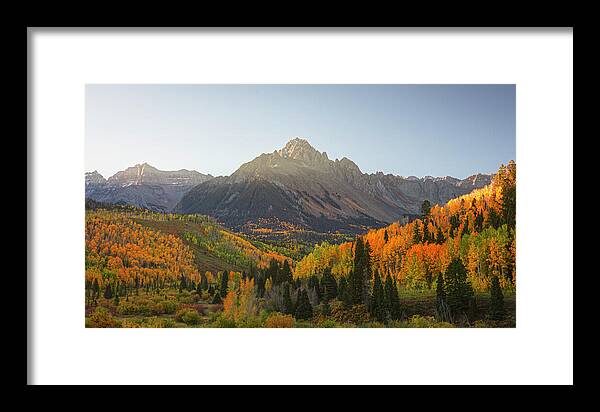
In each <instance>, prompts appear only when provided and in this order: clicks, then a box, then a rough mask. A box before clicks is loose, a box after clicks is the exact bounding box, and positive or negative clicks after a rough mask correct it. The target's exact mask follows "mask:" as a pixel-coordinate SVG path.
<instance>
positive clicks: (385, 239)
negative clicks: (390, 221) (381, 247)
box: [383, 229, 390, 243]
mask: <svg viewBox="0 0 600 412" xmlns="http://www.w3.org/2000/svg"><path fill="white" fill-rule="evenodd" d="M388 240H390V238H389V236H388V231H387V229H384V231H383V243H387V242H388Z"/></svg>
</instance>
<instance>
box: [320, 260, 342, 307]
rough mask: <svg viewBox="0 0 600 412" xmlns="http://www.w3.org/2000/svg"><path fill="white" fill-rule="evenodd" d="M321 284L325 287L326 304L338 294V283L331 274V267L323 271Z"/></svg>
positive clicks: (324, 297)
mask: <svg viewBox="0 0 600 412" xmlns="http://www.w3.org/2000/svg"><path fill="white" fill-rule="evenodd" d="M321 283H322V285H323V299H325V301H326V302H327V301H329V300H331V299H335V298H336V297H337V294H338V290H337V289H338V288H337V282H336V280H335V278H334V277H333V275H332V274H331V269H330V268H329V267H327V268H325V270H324V271H323V278H322V280H321Z"/></svg>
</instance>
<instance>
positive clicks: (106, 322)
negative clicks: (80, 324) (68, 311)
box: [85, 307, 119, 328]
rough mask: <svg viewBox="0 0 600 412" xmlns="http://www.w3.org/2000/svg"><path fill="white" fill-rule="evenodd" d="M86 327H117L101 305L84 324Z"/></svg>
mask: <svg viewBox="0 0 600 412" xmlns="http://www.w3.org/2000/svg"><path fill="white" fill-rule="evenodd" d="M85 326H86V327H88V328H118V327H119V322H117V321H116V320H115V319H114V318H113V316H112V315H111V314H110V312H109V311H108V310H106V309H105V308H102V307H98V308H96V310H95V311H94V313H92V314H91V316H90V317H89V319H88V321H87V322H86V324H85Z"/></svg>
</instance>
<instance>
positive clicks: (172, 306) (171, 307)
mask: <svg viewBox="0 0 600 412" xmlns="http://www.w3.org/2000/svg"><path fill="white" fill-rule="evenodd" d="M176 311H177V302H174V301H172V300H162V301H160V302H158V303H156V304H155V305H154V306H153V307H152V312H153V313H154V314H156V315H172V314H174V313H175V312H176Z"/></svg>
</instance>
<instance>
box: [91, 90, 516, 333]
mask: <svg viewBox="0 0 600 412" xmlns="http://www.w3.org/2000/svg"><path fill="white" fill-rule="evenodd" d="M515 102H516V87H515V85H514V84H464V85H463V84H456V85H453V84H427V85H425V84H424V85H418V84H410V85H409V84H406V85H403V84H352V85H350V84H347V85H346V84H223V85H205V84H156V85H155V84H87V85H86V88H85V176H84V177H85V188H83V187H82V192H83V190H85V195H84V194H83V193H82V197H83V196H85V268H82V275H81V276H82V286H81V287H82V289H81V296H82V301H83V302H84V303H83V302H82V306H83V307H82V308H81V309H82V311H85V327H86V328H515V327H516V325H517V320H516V318H517V313H516V294H517V266H516V260H517V259H516V254H517V253H516V249H517V247H516V230H517V222H516V202H517V199H516V197H517V196H516V193H517V188H516V185H517V179H516V177H517V172H516V128H515V122H516V108H515ZM82 177H83V176H82ZM523 181H524V182H525V180H523ZM82 203H83V202H82ZM82 206H83V205H82ZM524 276H525V277H527V276H528V274H527V273H525V274H524ZM83 278H84V279H83ZM83 280H84V281H83ZM523 290H525V289H523Z"/></svg>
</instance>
